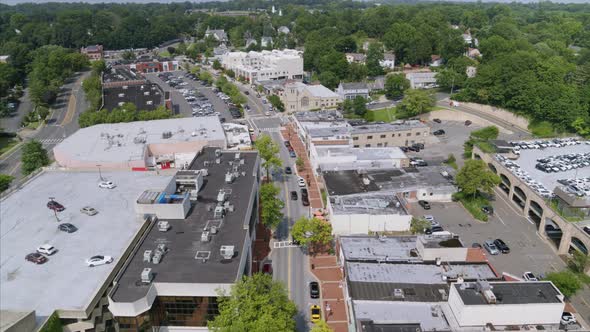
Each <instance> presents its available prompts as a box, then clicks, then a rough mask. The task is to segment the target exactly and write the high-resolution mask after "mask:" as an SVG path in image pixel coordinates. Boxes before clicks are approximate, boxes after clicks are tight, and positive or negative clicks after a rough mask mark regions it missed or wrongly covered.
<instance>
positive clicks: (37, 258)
mask: <svg viewBox="0 0 590 332" xmlns="http://www.w3.org/2000/svg"><path fill="white" fill-rule="evenodd" d="M25 260H27V261H29V262H32V263H35V264H43V263H45V262H47V257H45V256H43V255H41V254H40V253H38V252H34V253H32V254H28V255H26V256H25Z"/></svg>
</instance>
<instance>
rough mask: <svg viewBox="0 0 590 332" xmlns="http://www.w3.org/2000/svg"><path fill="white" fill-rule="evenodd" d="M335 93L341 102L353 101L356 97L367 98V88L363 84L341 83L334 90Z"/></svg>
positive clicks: (365, 84)
mask: <svg viewBox="0 0 590 332" xmlns="http://www.w3.org/2000/svg"><path fill="white" fill-rule="evenodd" d="M336 93H338V94H339V95H340V97H342V99H343V100H346V99H354V98H356V97H358V96H360V97H363V98H369V86H368V85H367V83H365V82H352V83H342V82H341V83H340V84H339V85H338V88H337V89H336Z"/></svg>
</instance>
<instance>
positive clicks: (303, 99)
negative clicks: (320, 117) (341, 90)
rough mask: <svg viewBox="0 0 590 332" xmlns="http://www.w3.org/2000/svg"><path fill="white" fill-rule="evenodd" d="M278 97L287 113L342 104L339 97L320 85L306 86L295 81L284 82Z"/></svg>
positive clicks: (334, 106)
mask: <svg viewBox="0 0 590 332" xmlns="http://www.w3.org/2000/svg"><path fill="white" fill-rule="evenodd" d="M279 97H281V101H282V102H283V104H284V105H285V110H286V111H287V112H289V113H292V112H300V111H309V110H314V109H326V108H336V107H337V106H338V104H339V103H341V102H342V98H341V97H340V95H338V94H337V93H335V92H334V91H332V90H330V89H328V88H326V87H325V86H323V85H321V84H317V85H307V84H304V83H301V82H296V81H288V82H286V83H285V85H284V87H283V89H282V93H279Z"/></svg>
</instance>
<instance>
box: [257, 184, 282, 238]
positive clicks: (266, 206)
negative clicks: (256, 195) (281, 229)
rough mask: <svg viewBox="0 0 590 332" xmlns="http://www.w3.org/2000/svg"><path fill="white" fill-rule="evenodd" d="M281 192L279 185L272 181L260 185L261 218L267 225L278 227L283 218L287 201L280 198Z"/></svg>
mask: <svg viewBox="0 0 590 332" xmlns="http://www.w3.org/2000/svg"><path fill="white" fill-rule="evenodd" d="M280 193H281V191H280V189H279V187H277V186H275V185H274V184H272V183H271V182H269V183H264V184H262V185H261V186H260V219H261V221H262V223H263V224H264V225H265V226H266V227H269V228H276V227H277V226H278V225H279V224H280V223H281V221H282V220H283V212H281V210H282V209H283V208H284V207H285V202H283V201H282V200H281V199H280V198H279V195H280Z"/></svg>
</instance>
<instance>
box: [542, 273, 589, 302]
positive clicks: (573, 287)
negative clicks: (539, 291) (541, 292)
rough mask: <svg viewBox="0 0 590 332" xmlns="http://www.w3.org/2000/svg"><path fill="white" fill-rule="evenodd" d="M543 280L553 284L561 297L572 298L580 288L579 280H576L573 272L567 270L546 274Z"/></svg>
mask: <svg viewBox="0 0 590 332" xmlns="http://www.w3.org/2000/svg"><path fill="white" fill-rule="evenodd" d="M545 279H546V280H549V281H551V282H553V284H554V285H555V286H556V287H557V288H558V289H559V290H560V291H561V292H562V293H563V295H565V296H567V297H571V296H573V295H574V294H576V292H577V291H578V290H580V288H582V284H581V283H580V280H578V278H577V277H576V275H575V274H574V273H573V272H571V271H568V270H565V271H561V272H551V273H548V274H547V275H546V276H545Z"/></svg>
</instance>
